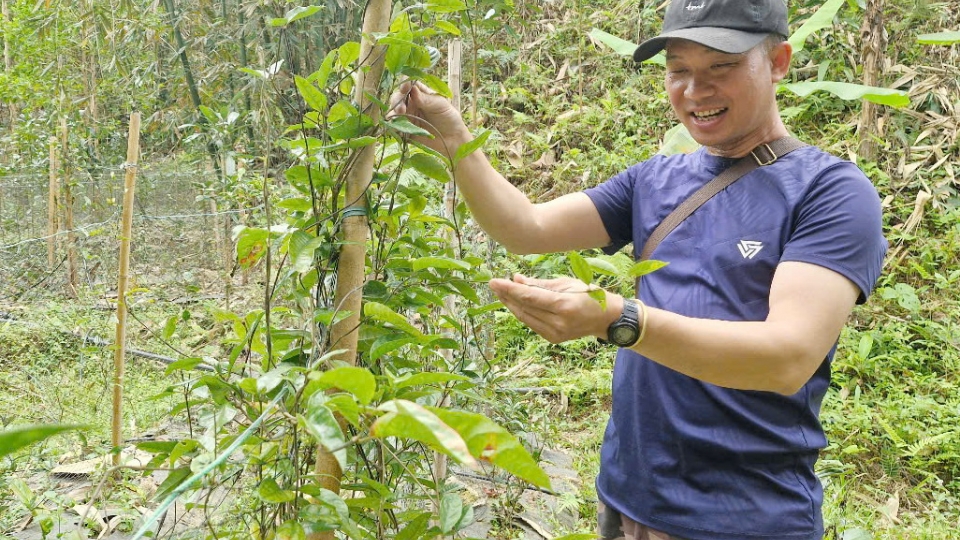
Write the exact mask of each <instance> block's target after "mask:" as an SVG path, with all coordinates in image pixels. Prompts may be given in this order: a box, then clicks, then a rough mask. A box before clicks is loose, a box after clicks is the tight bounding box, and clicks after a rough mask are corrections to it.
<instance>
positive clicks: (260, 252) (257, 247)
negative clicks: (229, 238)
mask: <svg viewBox="0 0 960 540" xmlns="http://www.w3.org/2000/svg"><path fill="white" fill-rule="evenodd" d="M269 236H270V233H269V231H267V230H266V229H257V228H253V227H244V228H243V229H242V230H240V232H239V233H238V234H237V253H236V254H237V263H238V264H239V265H240V267H241V268H250V267H251V266H253V265H254V264H256V263H257V261H259V260H260V259H261V258H263V256H264V255H266V253H267V239H268V238H269Z"/></svg>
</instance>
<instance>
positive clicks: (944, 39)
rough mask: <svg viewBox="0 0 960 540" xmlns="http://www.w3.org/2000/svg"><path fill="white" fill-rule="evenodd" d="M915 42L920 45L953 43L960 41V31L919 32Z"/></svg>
mask: <svg viewBox="0 0 960 540" xmlns="http://www.w3.org/2000/svg"><path fill="white" fill-rule="evenodd" d="M917 43H920V44H922V45H954V44H957V43H960V31H955V32H937V33H934V34H920V35H919V36H917Z"/></svg>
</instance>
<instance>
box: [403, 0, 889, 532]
mask: <svg viewBox="0 0 960 540" xmlns="http://www.w3.org/2000/svg"><path fill="white" fill-rule="evenodd" d="M787 32H788V30H787V12H786V5H785V4H784V2H783V0H681V1H674V2H673V3H672V4H671V5H670V6H669V7H668V8H667V12H666V15H665V18H664V31H663V33H662V34H661V35H659V36H657V37H655V38H653V39H651V40H648V41H646V42H644V43H643V44H641V45H640V46H639V47H638V48H637V51H636V53H635V55H634V58H635V60H637V61H642V60H645V59H647V58H649V57H651V56H652V55H654V54H656V53H657V52H659V51H660V50H664V49H665V51H666V57H667V72H666V75H665V84H666V88H667V92H668V94H669V97H670V104H671V106H672V108H673V110H674V112H675V113H676V115H677V117H678V118H679V119H680V121H681V122H683V124H684V126H686V128H687V129H688V130H689V131H690V134H691V135H692V136H693V138H694V139H696V140H697V141H698V142H699V143H700V144H701V145H703V148H701V149H700V150H698V151H697V152H694V153H693V154H689V155H677V156H670V157H664V156H656V157H653V158H651V159H649V160H647V161H645V162H642V163H639V164H637V165H634V166H633V167H631V168H629V169H627V170H626V171H624V172H622V173H620V174H618V175H616V176H615V177H613V178H611V179H610V180H608V181H607V182H605V183H603V184H601V185H600V186H597V187H595V188H591V189H588V190H586V191H585V192H583V193H577V194H571V195H566V196H563V197H560V198H558V199H555V200H553V201H549V202H546V203H542V204H532V203H531V202H530V201H529V200H528V199H527V197H526V196H525V195H523V193H521V192H520V191H519V190H517V189H516V188H515V187H514V186H512V185H511V184H510V183H509V182H507V181H506V180H505V179H504V178H503V176H501V175H500V174H499V173H498V172H497V171H495V170H494V169H493V168H492V167H491V165H490V163H489V161H487V159H486V157H485V156H484V155H483V154H482V153H480V152H476V153H474V154H471V155H470V156H468V157H466V158H465V159H463V160H462V161H461V162H460V163H459V165H458V167H457V169H456V174H455V176H456V181H457V184H458V186H459V187H460V190H461V193H462V194H463V196H464V198H465V200H466V201H467V203H468V205H469V206H470V208H471V210H472V212H473V214H474V217H475V218H476V219H477V221H478V222H479V223H480V225H481V226H482V227H483V228H484V229H485V230H486V231H487V232H488V233H489V234H490V235H491V236H493V237H494V238H495V239H497V240H498V241H499V242H501V243H502V244H503V245H504V246H505V247H506V248H507V249H510V250H512V251H514V252H518V253H533V252H537V253H544V252H555V251H566V250H571V249H584V248H594V247H602V248H603V249H604V250H606V251H608V252H615V251H617V250H619V249H621V248H622V247H624V246H626V245H627V244H631V243H632V244H633V253H634V256H635V257H637V258H641V254H642V253H643V248H644V247H645V246H646V244H647V242H648V241H649V240H650V238H651V237H652V236H653V237H658V238H659V237H660V236H663V235H662V234H660V232H659V231H658V226H659V225H660V224H661V222H663V221H665V220H668V219H669V218H667V216H668V215H670V214H671V212H673V211H674V210H675V209H676V208H677V207H679V206H681V204H682V203H684V202H685V201H686V200H687V199H689V198H691V195H693V194H694V193H695V192H698V190H700V189H701V188H704V186H707V185H710V186H714V185H719V184H718V182H717V181H716V180H718V178H717V177H718V176H719V177H721V178H726V181H725V183H723V186H725V187H723V188H722V189H718V190H715V191H717V193H716V194H715V195H713V196H712V198H707V199H705V202H703V201H701V203H702V205H701V206H699V207H698V208H697V209H696V210H695V211H694V212H693V213H692V214H690V215H689V216H688V217H686V219H683V220H681V221H680V222H679V224H678V225H676V227H675V228H674V229H672V232H669V233H668V234H666V236H665V238H662V242H659V243H658V244H657V245H656V246H655V247H653V246H652V245H651V247H653V251H652V258H654V259H659V260H663V261H666V262H668V263H669V266H667V267H665V268H664V269H662V270H660V271H657V272H655V273H653V274H650V275H648V276H645V277H644V278H643V279H642V282H641V283H640V284H639V290H638V291H637V297H636V298H630V299H624V298H622V297H620V296H619V295H616V294H612V293H608V294H607V302H606V305H605V307H604V308H601V306H600V304H598V303H597V302H595V301H594V300H592V299H591V298H590V297H589V296H588V295H587V294H585V292H586V290H587V288H586V286H585V285H584V284H583V283H582V282H580V281H577V280H574V279H570V278H562V279H551V280H538V279H532V278H528V277H525V276H522V275H516V276H514V278H513V279H512V280H502V279H495V280H493V281H491V282H490V287H491V288H492V289H493V291H494V292H495V293H496V294H497V295H498V296H499V297H500V299H501V300H502V301H503V303H504V304H505V305H506V306H507V307H508V308H509V309H510V310H511V311H512V312H513V313H514V314H515V315H516V316H517V317H518V318H519V319H520V320H522V321H523V322H524V323H526V324H527V325H529V326H530V327H531V328H532V329H533V330H534V331H536V332H537V333H539V334H540V335H542V336H543V337H545V338H546V339H548V340H550V341H551V342H562V341H566V340H570V339H576V338H580V337H583V336H590V335H593V336H597V337H599V338H601V339H603V340H606V341H608V342H611V343H612V344H614V345H617V346H619V347H620V349H619V351H618V354H617V360H616V365H615V367H614V375H613V407H612V411H611V417H610V421H609V423H608V425H607V430H606V433H605V436H604V442H603V447H602V449H601V465H600V473H599V475H598V478H597V492H598V495H599V497H600V500H601V508H600V512H599V520H600V523H599V526H600V535H601V537H602V538H604V539H611V540H612V539H617V538H626V539H628V540H629V539H636V540H640V539H671V538H672V539H688V540H751V539H753V540H758V539H766V540H772V539H776V540H818V539H820V538H822V537H823V520H822V514H821V505H822V501H823V490H822V487H821V484H820V482H819V480H818V478H817V476H816V474H815V473H814V463H815V462H816V459H817V456H818V453H819V450H820V449H821V448H823V447H824V446H825V445H826V439H825V436H824V433H823V429H822V428H821V426H820V422H819V412H820V404H821V401H822V399H823V396H824V394H825V393H826V390H827V387H828V386H829V383H830V362H831V360H832V358H833V355H834V352H835V347H836V342H837V338H838V336H839V334H840V330H841V328H842V326H843V324H844V323H845V321H846V320H847V318H848V316H849V314H850V312H851V310H852V309H853V307H854V304H855V303H857V302H863V301H865V299H866V297H867V296H868V295H869V294H870V291H871V290H872V288H873V286H874V284H875V283H876V280H877V278H878V277H879V274H880V268H881V265H882V261H883V257H884V254H885V252H886V241H885V240H884V239H883V236H882V231H881V219H880V217H881V216H880V201H879V197H878V196H877V192H876V190H875V189H874V187H873V185H872V184H871V183H870V181H869V180H868V179H867V178H866V177H865V176H864V174H863V173H862V172H861V171H860V170H859V169H858V168H857V167H856V166H855V165H854V164H852V163H849V162H845V161H842V160H840V159H838V158H836V157H834V156H831V155H830V154H827V153H825V152H823V151H821V150H819V149H817V148H815V147H812V146H803V145H802V144H799V143H797V142H796V141H795V140H793V139H790V138H789V137H788V136H787V135H788V133H787V129H786V127H785V126H784V124H783V122H782V121H781V119H780V114H779V111H778V108H777V103H776V87H777V83H778V82H779V81H781V80H782V79H783V78H784V77H785V76H786V74H787V70H788V68H789V64H790V59H791V55H792V49H791V47H790V44H789V43H788V42H787V41H786V36H787ZM401 98H402V99H401ZM394 104H395V106H396V111H395V112H396V114H406V115H409V117H410V118H411V119H412V120H414V121H417V122H419V124H420V125H422V126H423V127H425V128H427V129H429V130H430V131H431V132H432V133H434V134H435V135H436V137H435V138H433V139H422V140H421V141H422V142H423V143H424V144H427V145H429V146H430V147H432V148H434V149H436V150H438V151H440V152H445V153H448V154H451V153H453V152H454V151H455V150H456V148H457V147H458V146H460V145H461V144H463V143H465V142H467V141H469V140H470V138H471V135H470V132H469V131H468V130H467V128H466V126H465V125H464V123H463V120H462V118H461V117H460V114H459V112H458V111H457V110H456V109H454V108H453V107H452V106H451V105H450V103H449V102H448V101H447V100H445V99H442V98H440V97H439V96H437V95H435V94H432V93H430V92H428V91H426V89H425V88H424V87H423V86H421V85H419V84H416V83H407V84H405V85H404V86H403V87H402V88H401V92H399V93H398V97H397V99H396V100H395V101H394ZM728 170H729V171H734V170H736V171H740V172H739V173H738V174H742V173H744V172H745V171H748V172H745V174H743V175H742V177H740V178H739V179H738V180H736V181H734V182H732V183H731V182H730V181H729V180H730V178H736V175H733V174H732V173H725V171H728ZM655 231H656V232H655ZM647 249H650V248H647ZM644 255H646V254H644Z"/></svg>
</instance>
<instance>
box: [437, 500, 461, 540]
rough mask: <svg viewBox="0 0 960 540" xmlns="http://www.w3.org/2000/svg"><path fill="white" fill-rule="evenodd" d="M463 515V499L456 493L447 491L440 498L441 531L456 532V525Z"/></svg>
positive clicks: (445, 533)
mask: <svg viewBox="0 0 960 540" xmlns="http://www.w3.org/2000/svg"><path fill="white" fill-rule="evenodd" d="M462 515H463V500H462V499H460V496H459V495H457V494H456V493H447V494H446V495H444V496H443V499H441V500H440V531H441V532H442V533H443V534H444V535H448V534H452V533H454V532H456V530H455V527H456V526H457V523H459V522H460V517H461V516H462Z"/></svg>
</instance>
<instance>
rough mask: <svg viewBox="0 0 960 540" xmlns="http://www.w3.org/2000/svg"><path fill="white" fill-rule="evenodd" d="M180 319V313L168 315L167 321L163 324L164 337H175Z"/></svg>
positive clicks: (162, 333)
mask: <svg viewBox="0 0 960 540" xmlns="http://www.w3.org/2000/svg"><path fill="white" fill-rule="evenodd" d="M179 320H180V316H179V315H171V316H169V317H167V322H166V323H164V325H163V332H161V333H160V335H161V337H163V339H170V338H172V337H173V333H174V332H176V331H177V322H178V321H179Z"/></svg>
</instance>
